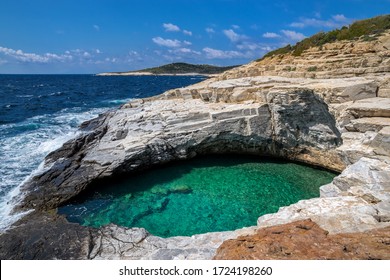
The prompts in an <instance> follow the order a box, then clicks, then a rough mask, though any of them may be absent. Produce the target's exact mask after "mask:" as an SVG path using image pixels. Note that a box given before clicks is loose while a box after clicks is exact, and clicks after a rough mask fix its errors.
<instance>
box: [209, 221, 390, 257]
mask: <svg viewBox="0 0 390 280" xmlns="http://www.w3.org/2000/svg"><path fill="white" fill-rule="evenodd" d="M389 247H390V227H386V228H383V229H377V230H371V231H366V232H362V233H344V234H329V233H328V232H327V231H326V230H324V229H322V228H321V227H319V226H318V225H317V224H316V223H314V222H313V221H311V220H301V221H296V222H293V223H288V224H284V225H277V226H272V227H268V228H263V229H260V230H258V231H257V233H256V234H254V235H249V236H240V237H238V238H236V239H232V240H226V241H225V242H224V243H223V244H222V245H221V247H219V248H218V251H217V254H216V255H215V257H214V259H217V260H370V259H374V260H389V259H390V248H389Z"/></svg>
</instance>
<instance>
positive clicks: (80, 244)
mask: <svg viewBox="0 0 390 280" xmlns="http://www.w3.org/2000/svg"><path fill="white" fill-rule="evenodd" d="M93 231H94V229H89V228H86V227H82V226H80V225H78V224H69V223H68V222H67V221H66V219H65V218H63V217H59V216H57V215H55V214H53V213H41V212H34V213H32V214H29V215H27V216H25V217H24V218H22V219H21V220H19V221H18V222H16V223H15V224H14V225H13V226H12V229H11V230H9V231H7V232H5V233H3V234H1V235H0V259H2V260H5V259H14V260H32V259H38V260H50V259H62V260H67V259H88V256H89V252H90V250H91V241H92V232H93Z"/></svg>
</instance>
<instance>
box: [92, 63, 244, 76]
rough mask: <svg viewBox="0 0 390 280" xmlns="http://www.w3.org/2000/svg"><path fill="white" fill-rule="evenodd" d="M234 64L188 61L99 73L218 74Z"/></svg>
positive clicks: (231, 67)
mask: <svg viewBox="0 0 390 280" xmlns="http://www.w3.org/2000/svg"><path fill="white" fill-rule="evenodd" d="M235 67H237V65H236V66H225V67H219V66H213V65H207V64H188V63H182V62H179V63H171V64H166V65H162V66H159V67H153V68H146V69H141V70H136V71H127V72H110V73H102V74H100V75H138V74H149V75H185V74H202V75H213V74H220V73H222V72H224V71H227V70H231V69H233V68H235Z"/></svg>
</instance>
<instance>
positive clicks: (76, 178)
mask: <svg viewBox="0 0 390 280" xmlns="http://www.w3.org/2000/svg"><path fill="white" fill-rule="evenodd" d="M268 99H269V102H268V103H259V102H255V101H251V102H247V103H243V104H235V103H206V102H204V101H202V100H199V99H191V100H182V99H169V100H153V101H148V102H146V103H144V104H129V105H128V106H125V107H124V108H122V109H120V110H118V111H116V112H115V113H114V112H109V113H107V114H104V115H102V116H101V117H99V118H98V119H96V120H94V121H92V122H91V123H87V124H84V127H88V126H89V127H91V126H92V128H93V130H92V131H89V132H86V133H85V134H83V135H82V136H80V137H79V138H77V139H74V140H72V141H70V142H68V143H66V144H65V145H64V147H63V148H61V149H60V150H58V151H56V152H54V153H52V154H50V155H49V157H48V160H47V161H48V162H50V163H51V164H53V166H52V167H51V168H50V169H49V170H48V171H46V172H45V173H43V174H41V175H38V176H36V177H35V178H33V180H32V181H31V182H29V183H27V184H26V185H25V187H24V189H25V190H26V191H27V194H26V197H25V199H24V203H23V204H22V207H25V208H35V209H53V208H55V207H57V206H59V205H60V204H62V203H64V202H66V201H67V200H69V199H70V198H72V197H74V196H75V195H77V194H78V193H80V192H81V191H83V190H85V189H86V188H87V187H88V186H90V185H91V183H93V182H94V181H96V180H98V179H102V178H106V177H109V176H113V175H119V174H123V173H128V172H132V171H137V170H142V169H145V168H148V167H150V166H153V165H157V164H162V163H166V162H170V161H173V160H181V159H187V158H192V157H194V156H196V155H200V154H207V153H232V152H240V153H252V154H258V155H264V156H265V155H272V156H278V157H284V158H289V159H295V160H300V161H304V162H309V163H312V164H315V165H320V166H324V167H328V168H331V169H335V170H341V169H342V168H344V163H343V162H342V161H341V160H340V158H339V157H338V155H337V154H336V153H334V152H332V150H334V149H335V148H336V147H338V146H339V145H340V144H341V134H340V133H339V131H338V129H337V128H336V122H335V119H334V117H333V116H332V114H330V112H329V110H328V106H327V105H326V103H325V102H324V101H323V100H322V99H321V98H320V97H318V96H317V95H316V94H314V93H313V91H312V90H306V89H305V90H295V91H288V92H284V93H282V92H280V93H279V94H276V93H269V94H268ZM129 107H131V108H129Z"/></svg>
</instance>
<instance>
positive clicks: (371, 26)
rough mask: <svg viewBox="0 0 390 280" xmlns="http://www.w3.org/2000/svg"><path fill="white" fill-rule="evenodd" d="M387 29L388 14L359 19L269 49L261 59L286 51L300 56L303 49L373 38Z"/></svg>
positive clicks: (389, 20) (389, 18)
mask: <svg viewBox="0 0 390 280" xmlns="http://www.w3.org/2000/svg"><path fill="white" fill-rule="evenodd" d="M388 29H390V15H384V16H378V17H374V18H370V19H365V20H359V21H356V22H354V23H352V24H351V25H350V26H343V27H342V28H341V29H335V30H332V31H329V32H319V33H317V34H315V35H313V36H311V37H309V38H306V39H304V40H302V41H300V42H298V43H297V44H296V45H294V46H291V45H287V46H285V47H283V48H280V49H277V50H274V51H271V52H269V53H267V54H266V55H264V56H263V57H262V58H261V59H264V58H266V57H271V56H274V55H280V54H287V53H292V54H293V55H295V56H300V55H301V54H302V52H303V51H305V50H307V49H309V48H311V47H321V46H322V45H324V44H326V43H333V42H336V41H341V40H356V39H358V38H362V39H363V40H375V39H376V37H378V36H379V35H380V34H382V33H383V32H384V31H386V30H388ZM261 59H260V60H261Z"/></svg>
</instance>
